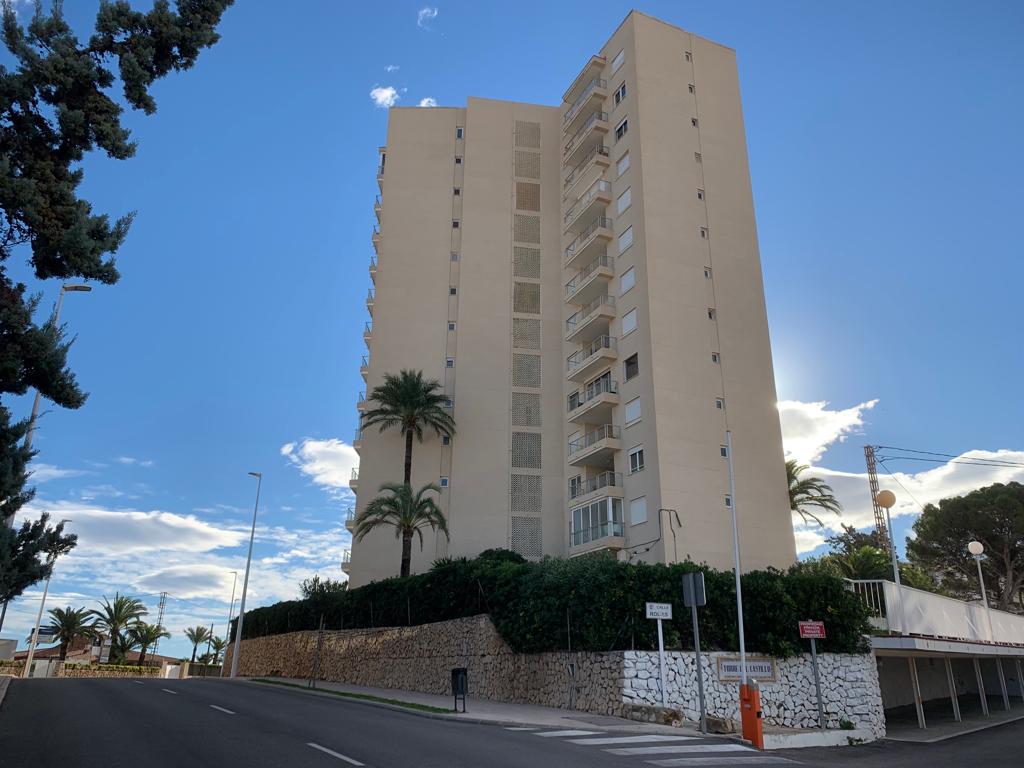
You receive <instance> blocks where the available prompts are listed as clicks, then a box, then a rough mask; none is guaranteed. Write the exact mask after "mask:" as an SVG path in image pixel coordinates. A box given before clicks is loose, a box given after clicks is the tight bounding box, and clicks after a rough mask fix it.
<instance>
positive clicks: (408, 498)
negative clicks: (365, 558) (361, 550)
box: [354, 483, 448, 576]
mask: <svg viewBox="0 0 1024 768" xmlns="http://www.w3.org/2000/svg"><path fill="white" fill-rule="evenodd" d="M380 489H381V491H382V492H385V493H387V494H389V495H387V496H378V497H377V498H376V499H374V500H373V501H371V502H370V503H369V504H368V505H367V506H366V509H364V510H363V511H362V512H360V513H359V516H358V517H357V518H356V525H355V533H354V538H355V540H356V541H361V540H362V539H363V538H364V537H365V536H366V535H367V534H369V533H370V531H373V530H374V529H376V528H381V527H386V526H390V527H392V528H394V529H395V538H399V537H400V538H401V539H402V567H401V571H400V574H401V575H402V576H408V575H409V564H410V562H411V560H412V537H413V536H414V535H415V536H419V539H420V549H422V548H423V529H424V528H428V527H429V528H431V529H432V530H435V531H441V533H443V534H444V535H445V538H448V521H447V520H446V519H445V517H444V513H443V512H442V511H441V508H440V507H438V506H437V504H436V503H435V502H434V500H433V499H432V498H430V497H429V496H427V494H428V493H430V492H434V493H440V492H441V490H440V489H439V488H438V487H437V486H436V485H433V484H428V485H425V486H423V487H422V488H420V489H419V490H418V491H417V492H416V493H415V495H414V494H413V492H412V488H411V487H410V486H409V485H408V484H403V485H399V484H398V483H384V485H382V486H381V487H380Z"/></svg>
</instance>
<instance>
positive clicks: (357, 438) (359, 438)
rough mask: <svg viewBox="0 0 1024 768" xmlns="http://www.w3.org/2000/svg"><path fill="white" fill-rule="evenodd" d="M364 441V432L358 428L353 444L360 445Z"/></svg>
mask: <svg viewBox="0 0 1024 768" xmlns="http://www.w3.org/2000/svg"><path fill="white" fill-rule="evenodd" d="M362 439H363V430H361V429H359V428H356V433H355V436H354V437H353V438H352V442H353V443H358V442H359V441H360V440H362Z"/></svg>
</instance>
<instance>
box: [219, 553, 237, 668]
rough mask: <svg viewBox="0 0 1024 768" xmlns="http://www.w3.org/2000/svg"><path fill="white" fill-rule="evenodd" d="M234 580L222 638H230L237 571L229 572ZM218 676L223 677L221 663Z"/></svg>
mask: <svg viewBox="0 0 1024 768" xmlns="http://www.w3.org/2000/svg"><path fill="white" fill-rule="evenodd" d="M231 573H232V574H233V575H234V578H233V579H231V602H230V603H229V604H228V628H227V631H226V632H225V633H224V637H231V619H233V618H234V613H235V586H236V585H237V584H238V571H231ZM220 676H221V677H224V664H223V662H221V665H220Z"/></svg>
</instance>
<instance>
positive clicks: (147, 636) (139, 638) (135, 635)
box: [125, 621, 171, 667]
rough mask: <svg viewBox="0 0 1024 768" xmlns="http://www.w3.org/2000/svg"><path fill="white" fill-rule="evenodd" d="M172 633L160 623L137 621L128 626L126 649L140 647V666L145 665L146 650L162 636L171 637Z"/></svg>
mask: <svg viewBox="0 0 1024 768" xmlns="http://www.w3.org/2000/svg"><path fill="white" fill-rule="evenodd" d="M170 636H171V633H170V632H168V631H167V630H165V629H164V628H163V627H161V626H160V625H159V624H147V623H146V622H144V621H137V622H135V623H134V624H132V625H131V626H130V627H128V631H127V632H125V650H130V649H131V648H139V666H140V667H143V666H145V662H146V651H147V650H149V647H150V646H151V645H156V644H157V643H158V642H160V638H162V637H170Z"/></svg>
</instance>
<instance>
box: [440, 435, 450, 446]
mask: <svg viewBox="0 0 1024 768" xmlns="http://www.w3.org/2000/svg"><path fill="white" fill-rule="evenodd" d="M451 444H452V437H451V435H441V445H451Z"/></svg>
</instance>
